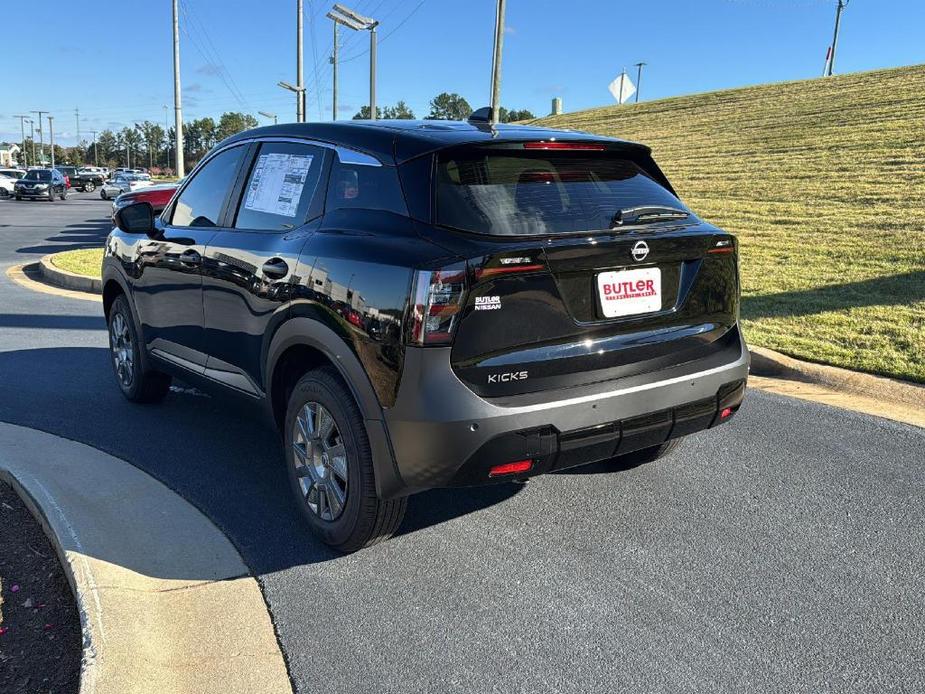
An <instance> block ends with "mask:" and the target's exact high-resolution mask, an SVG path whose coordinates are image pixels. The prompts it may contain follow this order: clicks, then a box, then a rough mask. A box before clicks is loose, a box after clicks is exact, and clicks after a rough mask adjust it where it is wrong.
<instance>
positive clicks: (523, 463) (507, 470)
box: [488, 460, 533, 477]
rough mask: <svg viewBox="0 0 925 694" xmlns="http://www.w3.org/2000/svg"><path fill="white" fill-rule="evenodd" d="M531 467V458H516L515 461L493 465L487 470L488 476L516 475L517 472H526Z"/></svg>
mask: <svg viewBox="0 0 925 694" xmlns="http://www.w3.org/2000/svg"><path fill="white" fill-rule="evenodd" d="M532 467H533V461H532V460H518V461H517V462H516V463H504V464H503V465H495V466H494V467H493V468H492V469H491V470H489V471H488V476H489V477H498V476H500V475H516V474H517V473H518V472H526V471H527V470H529V469H530V468H532Z"/></svg>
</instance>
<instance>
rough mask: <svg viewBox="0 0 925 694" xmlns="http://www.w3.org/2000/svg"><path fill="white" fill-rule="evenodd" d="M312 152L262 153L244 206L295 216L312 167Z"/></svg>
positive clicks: (260, 210) (249, 208)
mask: <svg viewBox="0 0 925 694" xmlns="http://www.w3.org/2000/svg"><path fill="white" fill-rule="evenodd" d="M312 159H314V155H311V154H280V153H273V154H261V155H260V156H259V157H258V158H257V165H256V166H255V167H254V175H253V176H252V177H251V183H250V186H249V187H248V190H247V199H246V200H245V201H244V209H246V210H255V211H256V212H268V213H270V214H278V215H280V216H282V217H295V215H296V212H297V211H298V209H299V200H300V199H301V198H302V190H303V189H304V188H305V178H306V176H308V170H309V169H310V168H311V165H312Z"/></svg>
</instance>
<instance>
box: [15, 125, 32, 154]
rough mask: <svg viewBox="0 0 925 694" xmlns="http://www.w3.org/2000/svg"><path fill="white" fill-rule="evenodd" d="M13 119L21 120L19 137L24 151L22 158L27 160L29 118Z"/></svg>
mask: <svg viewBox="0 0 925 694" xmlns="http://www.w3.org/2000/svg"><path fill="white" fill-rule="evenodd" d="M13 118H19V136H20V138H21V139H20V143H21V147H22V149H20V152H22V158H23V160H25V158H26V121H27V120H29V116H13Z"/></svg>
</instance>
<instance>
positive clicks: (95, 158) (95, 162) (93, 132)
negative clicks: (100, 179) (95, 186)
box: [90, 130, 100, 166]
mask: <svg viewBox="0 0 925 694" xmlns="http://www.w3.org/2000/svg"><path fill="white" fill-rule="evenodd" d="M90 134H91V135H93V166H99V165H100V158H99V156H98V155H97V152H96V130H91V131H90Z"/></svg>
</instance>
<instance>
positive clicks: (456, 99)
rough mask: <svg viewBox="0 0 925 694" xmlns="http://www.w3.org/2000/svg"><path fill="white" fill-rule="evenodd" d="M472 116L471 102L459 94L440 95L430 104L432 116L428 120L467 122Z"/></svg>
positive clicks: (445, 93)
mask: <svg viewBox="0 0 925 694" xmlns="http://www.w3.org/2000/svg"><path fill="white" fill-rule="evenodd" d="M471 114H472V107H471V106H470V105H469V102H468V101H466V100H465V99H464V98H462V97H461V96H460V95H459V94H456V93H453V94H448V93H447V92H443V93H442V94H438V95H437V96H435V97H434V98H433V100H432V101H431V102H430V115H429V116H427V117H428V118H434V119H437V120H466V118H468V117H469V116H470V115H471Z"/></svg>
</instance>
